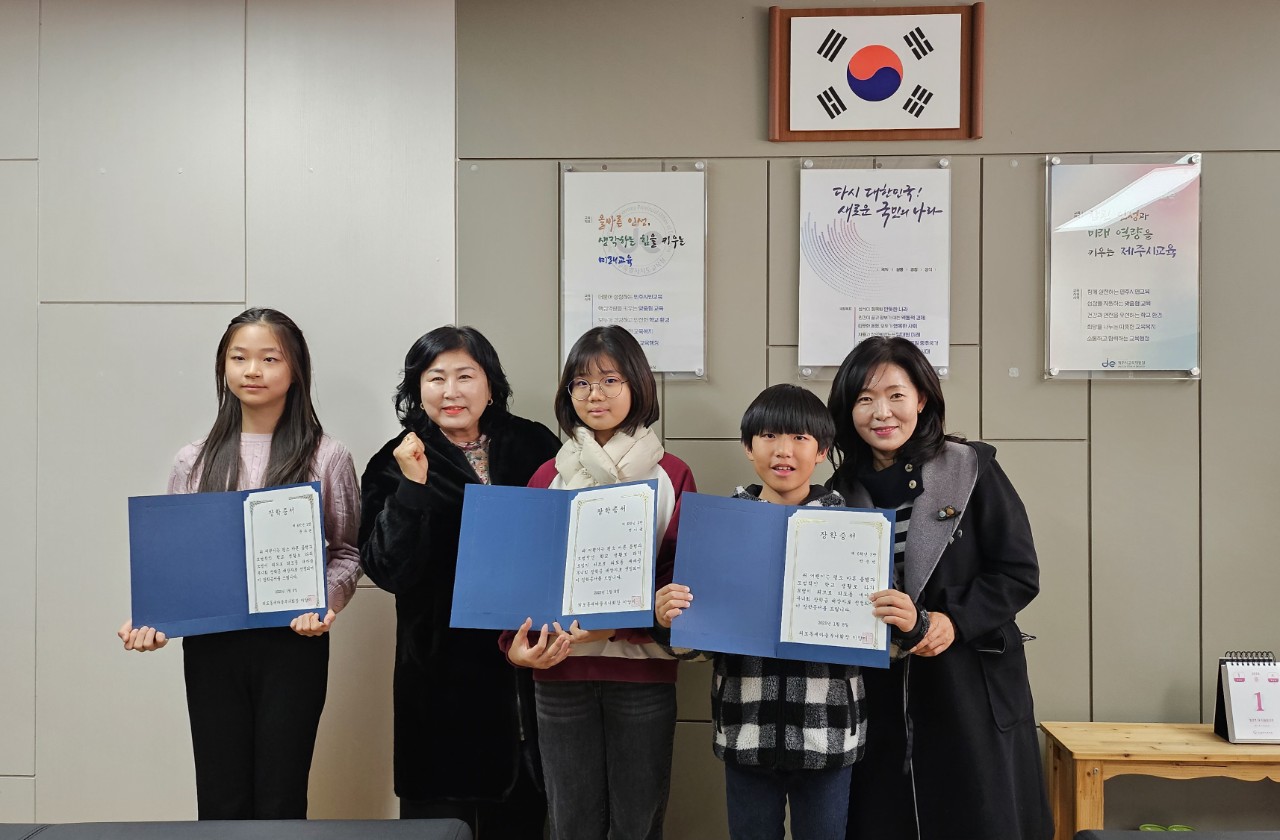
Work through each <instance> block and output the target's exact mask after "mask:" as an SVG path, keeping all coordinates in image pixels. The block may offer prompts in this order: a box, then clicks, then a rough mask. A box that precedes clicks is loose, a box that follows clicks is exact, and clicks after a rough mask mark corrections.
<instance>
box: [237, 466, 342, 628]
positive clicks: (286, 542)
mask: <svg viewBox="0 0 1280 840" xmlns="http://www.w3.org/2000/svg"><path fill="white" fill-rule="evenodd" d="M320 523H321V514H320V494H319V493H317V492H316V491H315V490H313V489H312V488H310V487H286V488H280V489H276V490H262V491H259V492H254V493H250V494H249V495H248V496H247V497H246V498H245V500H244V544H245V572H246V574H245V580H246V584H247V587H248V594H249V612H250V614H253V613H263V612H280V611H283V610H300V609H317V608H319V609H323V608H324V607H325V574H324V541H323V539H324V538H323V534H322V531H321V527H320Z"/></svg>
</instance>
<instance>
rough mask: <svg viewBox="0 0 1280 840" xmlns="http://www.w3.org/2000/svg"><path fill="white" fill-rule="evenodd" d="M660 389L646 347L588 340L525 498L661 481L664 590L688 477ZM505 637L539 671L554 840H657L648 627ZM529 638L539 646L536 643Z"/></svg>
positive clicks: (593, 336) (661, 713) (619, 334)
mask: <svg viewBox="0 0 1280 840" xmlns="http://www.w3.org/2000/svg"><path fill="white" fill-rule="evenodd" d="M657 392H658V388H657V383H656V382H655V381H654V377H653V373H652V372H651V371H650V369H649V362H648V360H647V359H646V358H645V355H644V350H643V349H642V348H641V347H640V343H639V342H638V341H636V339H635V338H634V337H633V336H632V335H631V333H629V332H627V331H626V330H625V329H623V328H622V327H619V326H608V327H595V328H593V329H591V330H588V331H587V332H586V334H584V335H583V336H582V337H581V338H580V339H578V341H577V342H576V343H575V344H574V345H573V348H572V349H571V350H570V351H569V357H568V359H567V360H566V361H565V365H564V371H563V373H562V374H561V376H560V389H559V390H558V391H557V392H556V398H555V411H556V419H557V421H558V422H559V424H560V428H561V429H562V430H563V431H564V433H565V434H566V435H568V436H569V440H568V441H567V442H566V443H565V444H564V446H562V447H561V448H560V453H559V454H558V455H556V457H555V458H554V459H553V460H551V461H548V462H547V463H545V464H543V465H542V467H541V468H540V469H539V470H538V471H537V472H536V473H534V475H533V478H532V479H530V481H529V486H530V487H550V488H553V489H562V490H576V489H580V488H585V487H596V486H601V485H608V484H618V483H621V482H626V481H642V480H647V479H656V480H657V482H658V496H657V522H658V535H659V540H660V542H659V548H658V557H657V563H656V570H655V571H656V580H657V586H659V587H661V586H664V585H666V584H667V583H670V582H671V572H672V567H673V565H674V562H675V554H676V526H677V523H678V521H679V518H680V494H681V493H683V492H684V491H686V490H689V491H695V490H696V489H697V488H696V487H695V486H694V483H693V474H692V473H691V472H690V471H689V467H688V466H687V465H686V464H685V463H684V462H683V461H681V460H680V459H679V458H677V457H675V456H674V455H671V454H669V453H668V452H666V451H665V450H664V449H663V446H662V442H661V441H660V440H659V439H658V436H657V434H656V433H655V432H654V431H653V429H652V425H653V424H654V423H655V422H657V420H658V397H657ZM531 625H532V621H531V620H526V621H525V622H524V624H523V625H521V627H520V629H519V630H517V631H515V632H507V633H504V634H503V636H502V639H501V642H500V644H501V646H502V649H503V650H505V651H506V652H507V658H508V659H509V660H511V662H512V663H513V664H515V665H518V666H522V667H526V668H533V669H535V670H534V672H533V677H534V693H535V696H536V698H537V714H538V732H539V735H538V741H539V746H540V748H541V752H542V769H543V775H544V777H545V779H546V786H547V800H548V806H549V811H550V816H551V836H552V838H553V840H600V838H605V837H608V838H610V840H657V839H658V838H661V837H662V820H663V816H664V814H665V812H666V807H667V792H668V790H669V788H670V782H671V747H672V741H673V739H674V737H675V723H676V694H675V681H676V660H675V659H674V658H673V657H672V656H671V655H670V654H669V653H667V652H666V651H665V650H664V649H663V648H662V647H661V646H660V645H658V644H657V643H656V642H654V641H653V639H652V638H651V637H650V635H649V628H648V627H637V628H619V629H616V630H591V631H587V630H581V629H579V628H578V626H577V622H574V623H573V625H571V626H570V627H569V628H567V629H564V630H561V628H559V627H558V626H557V627H556V628H554V630H553V631H552V632H548V629H547V627H546V626H545V625H544V626H543V627H542V629H541V633H536V632H535V633H530V629H531ZM531 636H532V637H533V638H531Z"/></svg>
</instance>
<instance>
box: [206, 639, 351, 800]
mask: <svg viewBox="0 0 1280 840" xmlns="http://www.w3.org/2000/svg"><path fill="white" fill-rule="evenodd" d="M182 647H183V673H184V674H185V676H186V683H187V713H188V715H189V716H190V718H191V746H192V748H193V751H194V753H195V764H196V800H197V804H198V812H199V817H200V819H202V820H250V819H257V820H288V819H298V820H302V819H306V817H307V778H308V776H309V775H310V773H311V755H312V753H313V752H314V751H315V745H316V730H317V729H318V728H319V726H320V713H321V712H322V711H323V710H324V698H325V691H326V690H327V688H328V682H329V637H328V635H324V636H317V637H308V636H299V635H298V634H297V633H294V632H293V631H292V630H290V629H289V628H288V627H272V628H266V629H261V630H239V631H235V632H231V633H214V634H211V635H208V636H191V637H190V638H186V639H183V643H182Z"/></svg>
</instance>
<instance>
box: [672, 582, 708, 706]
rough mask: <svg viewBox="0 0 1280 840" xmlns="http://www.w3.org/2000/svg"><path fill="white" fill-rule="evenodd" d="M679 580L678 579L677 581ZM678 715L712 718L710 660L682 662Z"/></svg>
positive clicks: (677, 700) (677, 689)
mask: <svg viewBox="0 0 1280 840" xmlns="http://www.w3.org/2000/svg"><path fill="white" fill-rule="evenodd" d="M679 582H680V581H679V579H677V580H676V583H679ZM677 620H678V619H677ZM676 717H677V719H679V720H687V721H710V720H711V663H710V662H681V663H680V678H679V679H678V680H676Z"/></svg>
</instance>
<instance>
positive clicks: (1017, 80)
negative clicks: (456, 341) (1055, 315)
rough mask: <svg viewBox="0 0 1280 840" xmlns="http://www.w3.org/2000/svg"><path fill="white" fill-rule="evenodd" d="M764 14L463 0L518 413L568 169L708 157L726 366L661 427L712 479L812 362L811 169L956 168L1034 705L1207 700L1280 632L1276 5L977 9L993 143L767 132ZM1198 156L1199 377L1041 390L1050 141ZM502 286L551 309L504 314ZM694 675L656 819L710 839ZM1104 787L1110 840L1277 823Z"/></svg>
mask: <svg viewBox="0 0 1280 840" xmlns="http://www.w3.org/2000/svg"><path fill="white" fill-rule="evenodd" d="M767 7H768V4H765V3H759V4H757V3H749V2H743V0H704V1H703V2H698V3H687V2H677V0H657V2H652V3H648V4H646V5H645V7H644V9H643V11H638V10H637V9H636V8H635V7H633V6H626V5H623V4H607V3H606V4H602V3H598V2H592V1H591V0H567V2H557V3H554V4H551V3H527V2H520V1H519V0H468V2H465V3H459V4H458V156H459V158H461V161H460V163H459V178H458V191H459V217H458V231H459V238H458V264H459V277H460V281H459V284H460V285H459V288H460V289H461V290H467V291H463V292H462V293H461V297H460V301H459V307H460V313H459V314H460V317H461V318H462V319H463V320H468V319H470V320H479V319H485V320H486V322H487V323H491V324H495V325H496V324H503V325H504V327H505V328H506V329H508V330H510V331H511V332H510V339H511V345H510V347H509V348H507V352H508V353H509V352H511V351H512V350H513V349H515V348H518V347H523V348H530V349H532V350H534V352H535V353H536V361H535V360H534V359H529V358H525V359H523V360H522V362H521V364H522V365H524V366H525V370H527V371H528V374H529V375H528V376H520V377H517V380H516V382H515V385H516V388H517V391H518V392H519V393H520V394H521V401H522V402H521V405H522V406H528V405H529V404H528V402H525V400H526V399H527V395H528V393H529V392H530V391H533V392H534V393H537V394H540V395H542V396H541V400H542V402H541V403H535V405H534V406H533V407H532V408H526V410H527V411H529V412H530V413H535V414H536V413H537V412H538V411H542V412H544V413H543V414H541V415H539V416H545V410H546V405H547V403H549V400H550V395H549V393H548V389H547V385H546V383H547V382H548V381H549V378H550V376H551V375H552V371H553V370H554V354H555V347H556V330H555V326H554V324H555V322H554V320H552V318H551V316H553V315H554V309H552V308H550V307H551V306H552V305H553V303H552V302H553V301H554V300H555V295H556V293H557V288H558V286H557V277H556V272H555V271H554V270H553V267H554V266H555V265H557V263H558V259H559V251H558V237H557V236H556V233H557V227H556V218H555V214H556V209H557V201H558V199H557V184H556V171H557V165H558V163H559V162H562V161H583V160H592V161H604V162H607V161H609V160H622V159H635V158H643V159H648V160H652V161H653V162H655V163H656V162H661V161H662V160H663V159H672V158H682V159H689V158H691V157H696V158H698V159H703V160H706V161H707V185H708V210H707V224H708V236H709V246H708V259H707V268H708V291H707V295H708V345H709V347H710V351H709V354H710V358H709V360H708V381H707V382H668V383H666V385H665V387H664V388H663V400H664V404H663V411H664V415H663V419H664V433H665V436H666V439H667V442H668V446H669V448H670V449H671V450H672V451H674V452H675V453H677V454H679V455H680V456H682V457H684V458H685V459H686V460H687V461H688V462H689V463H690V465H691V466H692V467H693V469H694V473H695V475H696V476H697V479H698V483H699V486H700V487H701V488H703V489H704V490H705V491H707V492H712V493H723V492H727V491H728V490H729V489H730V488H731V487H732V485H733V484H735V483H738V482H741V481H742V480H744V478H746V477H749V476H750V473H749V471H748V470H747V469H746V462H745V460H744V459H743V458H742V455H741V451H740V448H739V447H738V446H737V445H736V444H735V443H734V442H733V441H734V438H735V437H736V421H737V418H738V416H739V414H740V412H741V411H742V410H743V408H745V406H746V404H747V402H748V401H749V400H750V399H751V397H752V396H754V395H755V393H756V392H757V391H758V390H759V389H760V388H762V387H763V386H764V385H766V384H768V383H773V382H779V381H795V380H796V367H795V352H796V350H795V345H796V343H797V334H796V333H797V327H796V292H797V271H798V260H799V253H798V250H799V249H798V226H797V222H796V219H797V218H798V216H797V212H798V203H799V196H798V173H799V171H800V164H801V161H802V160H803V159H804V158H805V157H817V156H820V157H822V158H826V159H839V160H840V161H841V162H842V163H843V164H845V165H848V166H854V167H868V166H873V165H881V166H885V167H901V166H909V165H918V166H935V165H936V164H937V160H938V157H940V156H944V155H945V156H947V157H948V158H950V161H951V169H952V172H953V190H952V216H951V218H952V225H953V227H952V242H953V253H952V265H953V280H952V306H951V309H952V356H953V360H954V361H953V364H952V365H951V378H950V380H949V381H948V382H947V383H946V396H947V401H948V407H949V408H950V412H949V418H948V420H949V426H950V427H951V429H952V430H953V431H958V432H962V433H964V434H966V435H969V436H971V437H981V438H984V439H986V440H989V441H991V442H992V443H994V444H995V445H996V447H997V448H998V450H999V453H1000V454H999V457H1000V460H1001V462H1002V463H1003V464H1004V466H1005V468H1006V469H1007V471H1008V472H1009V474H1010V475H1011V477H1012V479H1013V481H1014V483H1015V485H1016V486H1017V487H1018V489H1019V491H1020V492H1021V494H1022V496H1023V498H1024V500H1025V501H1026V504H1027V507H1028V509H1029V511H1030V515H1031V520H1032V526H1033V528H1034V531H1035V535H1036V541H1037V546H1038V548H1039V551H1040V557H1041V569H1042V592H1041V595H1040V597H1039V598H1038V599H1037V600H1036V601H1035V602H1034V603H1033V604H1032V605H1031V606H1030V607H1029V608H1028V609H1027V610H1026V611H1025V612H1024V614H1023V616H1022V621H1021V623H1022V624H1023V626H1024V627H1025V628H1026V629H1027V631H1028V632H1031V633H1034V634H1035V635H1037V636H1038V637H1039V638H1038V640H1037V641H1036V642H1034V643H1032V644H1031V645H1030V647H1029V648H1028V656H1029V658H1030V664H1031V672H1032V682H1033V689H1034V691H1035V696H1036V706H1037V713H1038V716H1039V718H1040V719H1041V720H1055V719H1057V720H1089V719H1094V720H1120V721H1129V720H1132V721H1137V720H1153V721H1200V720H1202V719H1207V716H1211V715H1212V704H1211V700H1212V697H1211V692H1212V688H1213V678H1214V677H1213V670H1212V666H1213V664H1214V662H1215V657H1216V656H1217V655H1218V653H1219V652H1220V651H1222V650H1224V649H1226V648H1233V647H1261V648H1273V649H1280V630H1278V629H1277V625H1276V624H1275V622H1274V621H1273V620H1272V619H1271V616H1272V615H1273V614H1274V608H1273V607H1272V606H1271V601H1272V600H1273V599H1274V597H1275V594H1276V592H1277V591H1280V573H1278V572H1277V571H1275V569H1276V564H1274V563H1273V562H1272V561H1271V559H1270V557H1271V555H1272V554H1273V553H1274V552H1273V551H1272V550H1271V547H1270V545H1269V543H1268V542H1267V541H1265V540H1264V538H1263V532H1262V527H1263V525H1262V523H1265V522H1267V521H1268V516H1267V514H1266V511H1267V510H1268V509H1269V508H1270V507H1273V506H1274V505H1275V504H1276V503H1277V502H1278V501H1280V494H1277V493H1276V492H1275V491H1274V490H1272V489H1271V487H1270V483H1269V482H1268V481H1267V480H1266V479H1265V478H1261V477H1262V476H1269V475H1270V473H1271V471H1272V470H1274V469H1275V468H1276V467H1277V466H1280V443H1276V442H1275V439H1274V437H1273V436H1269V435H1266V434H1265V433H1260V432H1261V430H1255V426H1256V424H1257V423H1258V422H1259V421H1261V422H1266V421H1265V419H1264V418H1266V417H1268V416H1269V415H1270V413H1273V412H1274V411H1275V410H1277V409H1280V399H1277V396H1276V390H1275V388H1273V387H1271V385H1270V382H1271V379H1272V377H1271V376H1270V367H1271V357H1272V356H1273V355H1274V350H1273V348H1271V347H1270V344H1269V343H1268V340H1269V338H1270V336H1271V334H1272V333H1274V329H1271V328H1270V327H1269V324H1270V321H1272V320H1273V319H1274V313H1275V311H1276V310H1277V305H1280V287H1277V285H1276V284H1275V283H1274V282H1272V278H1273V276H1274V274H1275V271H1274V259H1273V255H1272V253H1271V249H1270V247H1269V242H1270V240H1271V239H1272V238H1273V237H1274V234H1273V233H1272V231H1274V230H1275V228H1276V224H1277V222H1278V221H1280V219H1278V218H1277V216H1278V215H1280V211H1278V209H1277V208H1280V203H1277V201H1276V200H1275V194H1276V191H1277V188H1280V151H1277V150H1280V101H1277V99H1276V96H1275V94H1274V92H1272V91H1270V90H1269V89H1268V88H1267V85H1266V83H1265V82H1261V83H1260V81H1259V80H1262V79H1265V78H1269V76H1270V74H1273V73H1274V72H1275V71H1277V70H1280V64H1278V63H1277V60H1276V58H1275V54H1274V51H1272V50H1270V48H1269V46H1268V43H1269V40H1270V37H1271V34H1272V33H1275V32H1277V31H1280V6H1277V5H1275V4H1272V3H1267V2H1245V0H1231V1H1230V2H1225V3H1213V4H1206V3H1201V2H1191V0H1173V2H1169V1H1168V0H1135V1H1134V2H1126V3H1122V4H1116V3H1110V2H1106V0H1081V1H1080V2H1073V3H1045V2H1040V0H988V2H987V37H986V106H987V107H986V113H985V137H984V138H982V139H981V140H976V141H969V142H961V141H951V142H911V143H901V142H900V143H884V142H875V143H821V144H819V143H801V144H778V143H770V142H768V141H767V140H766V139H764V138H765V124H766V110H765V109H766V100H767V96H766V91H767V71H768V64H767V60H766V55H767V51H766V46H767V40H768V30H767ZM498 56H501V58H502V60H501V61H499V60H496V57H498ZM513 68H519V71H518V72H514V71H513ZM1188 151H1203V152H1204V153H1205V164H1204V179H1203V183H1204V187H1203V199H1204V208H1203V211H1204V219H1205V222H1204V227H1203V365H1202V367H1203V370H1204V380H1203V382H1202V383H1187V382H1098V383H1088V382H1081V381H1076V382H1070V381H1068V382H1062V381H1059V382H1046V381H1044V380H1043V379H1042V378H1041V376H1040V373H1039V372H1040V371H1041V370H1042V369H1043V359H1044V325H1043V320H1044V246H1043V242H1044V180H1045V173H1044V162H1043V159H1044V155H1046V154H1069V153H1070V154H1081V155H1086V156H1089V157H1091V158H1092V159H1094V160H1097V161H1104V160H1113V159H1116V158H1115V157H1114V156H1113V155H1114V154H1117V153H1120V154H1124V153H1131V154H1136V153H1166V154H1167V153H1175V152H1188ZM1089 157H1086V158H1084V159H1089ZM503 184H507V185H511V186H513V187H514V189H513V192H516V193H518V194H519V199H518V202H519V207H518V209H519V210H521V211H523V210H525V209H530V210H533V211H535V213H536V215H535V216H533V217H529V216H523V215H520V214H518V213H516V212H513V213H512V214H511V218H513V219H514V218H521V219H529V218H531V219H532V221H531V222H530V223H522V224H520V225H515V224H513V225H510V226H509V227H507V228H504V230H503V240H504V245H503V253H504V255H506V254H516V255H518V259H519V264H518V268H517V270H516V271H515V272H512V271H510V270H508V271H505V272H503V271H495V270H494V269H495V268H496V267H497V266H495V265H494V264H493V263H491V262H487V261H488V260H492V259H493V257H492V256H490V255H489V251H491V250H492V240H491V238H490V237H491V235H492V226H491V222H490V216H489V215H488V213H489V210H488V209H486V207H485V203H484V202H482V201H480V200H478V199H479V197H481V196H494V195H498V194H500V193H499V190H500V189H501V185H503ZM473 196H474V197H475V198H476V199H477V200H473ZM513 209H514V208H513ZM513 273H514V274H515V275H516V276H517V277H519V287H520V289H519V295H520V297H521V300H530V301H534V300H537V301H542V302H543V306H545V307H547V308H546V309H545V310H540V311H541V312H542V314H543V315H544V316H547V320H545V321H543V322H541V323H530V322H528V321H525V320H522V319H519V318H515V317H512V316H511V315H507V314H504V313H503V312H502V310H501V309H499V308H495V307H494V305H493V303H492V302H493V301H494V300H496V299H498V298H497V295H498V294H499V293H503V292H504V291H505V290H507V289H508V288H510V286H511V276H512V274H513ZM504 319H505V320H504ZM535 367H536V375H534V374H535ZM1015 369H1016V370H1015ZM522 373H524V371H522ZM806 384H808V385H809V386H810V387H812V388H814V390H816V391H818V392H819V393H820V394H823V396H825V391H826V390H827V389H828V388H829V383H825V382H810V383H806ZM1233 396H1234V399H1233V398H1232V397H1233ZM1202 416H1203V420H1202ZM1237 443H1238V444H1241V445H1243V447H1244V451H1243V452H1240V453H1236V452H1234V451H1232V445H1233V444H1237ZM1233 456H1235V457H1233ZM1255 476H1257V477H1259V478H1261V480H1258V479H1255ZM690 676H691V675H690V674H689V673H686V674H685V675H684V677H682V679H684V680H686V682H685V683H684V684H682V686H681V691H680V718H681V721H682V723H681V726H680V730H679V733H678V742H677V767H676V772H675V776H674V793H673V796H672V805H671V817H670V818H669V820H668V836H671V837H674V838H686V837H687V838H701V837H714V836H722V835H723V823H724V819H723V814H722V811H723V804H722V803H723V800H722V793H721V789H722V778H721V770H720V768H719V766H718V764H717V762H716V761H715V759H714V758H713V757H712V756H711V753H710V748H709V746H708V744H709V741H710V737H711V736H710V732H709V724H708V723H706V721H707V720H708V716H709V708H708V705H707V702H706V682H705V674H702V673H700V672H698V673H695V674H693V675H692V676H694V677H695V679H693V680H689V679H688V678H689V677H690ZM1109 790H1110V791H1111V795H1112V799H1111V800H1110V802H1109V806H1108V821H1109V825H1112V826H1115V827H1119V826H1124V825H1130V826H1132V825H1133V824H1135V823H1136V822H1142V821H1148V820H1154V821H1156V822H1160V821H1164V822H1166V823H1167V822H1190V823H1192V824H1193V825H1197V826H1199V827H1202V828H1213V827H1268V826H1270V827H1275V826H1277V825H1280V803H1277V801H1276V796H1275V791H1276V789H1275V786H1274V784H1273V783H1270V782H1266V783H1262V784H1257V785H1247V784H1244V783H1229V782H1223V781H1210V782H1209V783H1208V784H1199V783H1197V784H1195V785H1189V784H1187V783H1177V782H1163V783H1161V782H1156V783H1154V784H1144V783H1143V782H1141V781H1139V782H1137V783H1132V784H1131V783H1128V782H1122V783H1114V782H1113V783H1112V784H1111V785H1110V786H1109Z"/></svg>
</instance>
